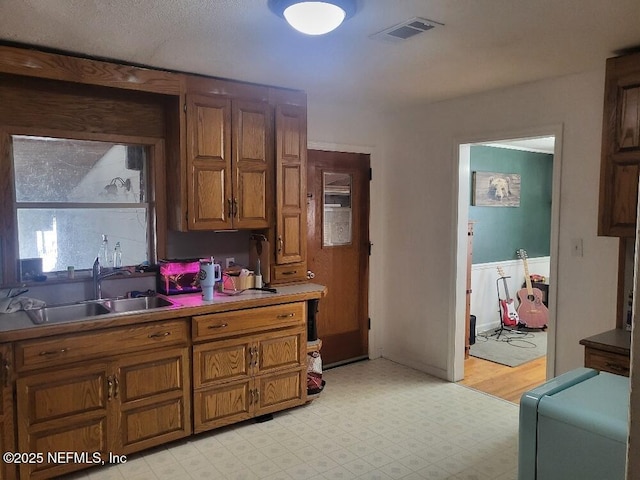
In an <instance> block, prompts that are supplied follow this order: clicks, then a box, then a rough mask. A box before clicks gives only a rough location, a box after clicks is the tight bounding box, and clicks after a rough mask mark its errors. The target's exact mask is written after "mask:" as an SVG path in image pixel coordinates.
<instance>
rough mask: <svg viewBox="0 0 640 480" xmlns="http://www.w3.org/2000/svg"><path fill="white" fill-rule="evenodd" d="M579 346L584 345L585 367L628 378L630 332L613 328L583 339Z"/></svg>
mask: <svg viewBox="0 0 640 480" xmlns="http://www.w3.org/2000/svg"><path fill="white" fill-rule="evenodd" d="M580 345H584V366H585V367H588V368H595V369H596V370H600V371H604V372H609V373H615V374H618V375H626V376H629V363H630V362H629V359H630V356H631V332H628V331H627V330H624V329H621V328H615V329H613V330H608V331H606V332H603V333H599V334H597V335H593V336H591V337H587V338H583V339H582V340H580Z"/></svg>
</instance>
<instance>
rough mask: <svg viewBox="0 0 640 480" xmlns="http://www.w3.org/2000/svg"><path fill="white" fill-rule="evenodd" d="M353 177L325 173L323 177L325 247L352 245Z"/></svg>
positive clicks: (346, 174) (323, 242)
mask: <svg viewBox="0 0 640 480" xmlns="http://www.w3.org/2000/svg"><path fill="white" fill-rule="evenodd" d="M351 184H352V179H351V175H350V174H348V173H332V172H324V175H323V182H322V185H323V206H324V216H323V226H322V228H323V236H322V237H323V238H322V245H323V246H325V247H330V246H338V245H351V230H352V212H351V195H352V192H351Z"/></svg>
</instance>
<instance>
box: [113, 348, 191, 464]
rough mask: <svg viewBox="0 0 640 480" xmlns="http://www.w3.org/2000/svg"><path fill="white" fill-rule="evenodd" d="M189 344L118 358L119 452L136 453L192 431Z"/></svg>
mask: <svg viewBox="0 0 640 480" xmlns="http://www.w3.org/2000/svg"><path fill="white" fill-rule="evenodd" d="M189 371H190V365H189V349H188V348H187V347H184V348H175V349H172V350H168V351H161V352H152V353H147V354H144V355H137V356H133V357H128V358H124V359H122V360H119V361H118V362H117V363H116V367H115V371H114V374H113V377H112V378H113V383H114V393H113V397H114V400H115V405H116V406H117V408H116V409H115V411H114V416H115V420H114V424H115V426H116V428H115V429H114V431H113V432H112V434H114V435H116V436H117V437H118V438H117V439H115V446H114V448H115V449H116V451H117V452H122V453H126V454H128V453H131V452H135V451H138V450H142V449H145V448H149V447H151V446H155V445H160V444H162V443H166V442H168V441H171V440H176V439H178V438H182V437H186V436H187V435H189V434H191V410H190V403H191V402H190V397H191V383H190V379H189Z"/></svg>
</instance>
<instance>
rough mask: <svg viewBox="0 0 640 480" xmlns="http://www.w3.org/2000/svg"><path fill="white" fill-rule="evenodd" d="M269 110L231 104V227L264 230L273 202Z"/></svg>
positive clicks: (263, 105)
mask: <svg viewBox="0 0 640 480" xmlns="http://www.w3.org/2000/svg"><path fill="white" fill-rule="evenodd" d="M271 118H272V115H271V107H270V106H269V105H268V104H266V103H262V102H247V101H242V102H241V101H237V102H234V103H233V115H232V120H233V152H234V153H233V170H232V172H233V189H232V190H233V226H234V228H268V227H269V219H270V217H271V215H270V210H271V205H272V203H274V199H273V182H272V178H273V176H272V170H273V154H272V152H271V148H270V147H271V146H272V145H273V143H272V141H271V136H272V134H271V132H272V128H271V123H272V120H271Z"/></svg>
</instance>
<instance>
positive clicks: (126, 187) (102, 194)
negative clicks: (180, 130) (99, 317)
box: [11, 135, 155, 272]
mask: <svg viewBox="0 0 640 480" xmlns="http://www.w3.org/2000/svg"><path fill="white" fill-rule="evenodd" d="M11 140H12V153H13V172H14V187H15V214H16V219H17V230H18V251H19V257H20V258H21V259H25V258H41V259H42V267H43V268H42V270H43V272H54V271H61V270H66V268H67V266H70V265H73V266H74V267H75V268H76V269H89V268H91V266H92V265H93V262H94V260H95V258H96V256H97V255H98V251H99V249H100V245H101V243H102V235H107V238H108V241H109V246H110V248H111V251H113V249H114V247H115V245H116V242H119V243H120V245H121V248H122V264H123V265H137V264H140V263H142V262H144V261H149V260H154V256H155V252H154V251H153V249H152V246H153V245H154V235H153V231H152V228H153V227H154V226H155V221H154V218H155V211H154V208H153V203H152V202H150V200H149V199H150V197H151V189H150V187H149V178H150V175H149V165H150V163H151V162H150V157H151V155H152V152H153V149H152V148H151V146H149V145H140V144H133V143H126V142H123V143H118V142H107V141H95V140H73V139H66V138H52V137H40V136H26V135H13V136H12V137H11Z"/></svg>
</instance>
